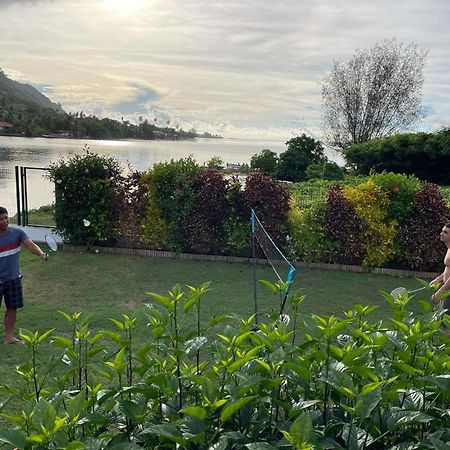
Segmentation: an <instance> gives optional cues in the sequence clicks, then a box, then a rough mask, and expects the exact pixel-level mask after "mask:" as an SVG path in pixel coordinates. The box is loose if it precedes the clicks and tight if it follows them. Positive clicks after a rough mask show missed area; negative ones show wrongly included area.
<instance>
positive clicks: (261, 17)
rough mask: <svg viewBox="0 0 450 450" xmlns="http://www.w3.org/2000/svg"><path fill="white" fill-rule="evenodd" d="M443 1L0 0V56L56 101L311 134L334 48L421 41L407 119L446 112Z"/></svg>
mask: <svg viewBox="0 0 450 450" xmlns="http://www.w3.org/2000/svg"><path fill="white" fill-rule="evenodd" d="M449 24H450V2H449V1H448V0H428V1H424V0H421V1H418V0H392V1H391V0H377V1H374V0H70V1H69V0H0V42H1V45H0V68H1V69H2V70H3V71H4V72H5V73H6V74H7V75H8V76H9V77H10V78H13V79H15V80H17V81H20V82H25V83H28V84H31V85H33V86H34V87H36V88H37V89H39V90H40V91H41V92H42V93H44V94H45V95H47V96H48V97H49V98H50V99H51V100H52V101H54V102H59V103H61V105H62V107H63V108H64V110H65V111H66V112H76V111H84V112H85V113H86V114H94V115H96V116H98V117H111V118H115V119H118V120H121V118H122V117H123V118H124V119H127V120H130V121H132V122H134V123H138V121H139V118H142V119H147V120H149V121H153V122H155V119H156V123H157V124H160V125H161V124H164V125H166V124H167V123H168V124H169V125H170V126H180V127H182V128H183V129H185V130H189V129H191V128H195V129H196V130H197V131H199V132H211V133H218V134H221V135H222V136H224V137H240V138H249V139H258V138H261V139H286V140H288V139H290V138H292V137H294V136H297V135H299V134H301V133H306V134H309V135H312V136H313V137H315V138H317V139H321V137H322V96H321V82H322V80H323V78H324V76H325V75H326V74H327V73H328V72H329V70H330V69H331V67H332V64H333V61H339V60H344V61H345V60H348V59H350V58H351V57H352V55H353V54H354V53H355V51H356V50H357V49H364V48H371V47H373V46H374V45H375V44H376V43H377V42H380V41H382V40H384V39H392V38H395V39H397V41H398V42H402V43H404V44H405V45H406V44H410V43H415V44H417V45H418V46H419V47H421V48H424V49H428V51H429V53H428V57H427V64H426V67H425V70H424V80H425V81H424V85H423V90H422V93H423V105H424V107H425V108H426V110H427V111H428V116H427V117H426V118H425V119H424V120H423V121H422V123H421V124H420V125H419V126H417V127H416V128H415V129H414V130H419V131H435V130H437V129H439V128H441V127H443V126H449V125H450V85H449V84H450V83H449V81H450V80H449V74H450V45H449V43H450V26H449Z"/></svg>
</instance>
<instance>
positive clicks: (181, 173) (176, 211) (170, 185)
mask: <svg viewBox="0 0 450 450" xmlns="http://www.w3.org/2000/svg"><path fill="white" fill-rule="evenodd" d="M199 170H200V168H199V166H198V164H197V163H196V162H195V161H194V159H193V158H192V157H191V156H190V157H188V158H184V159H180V160H177V161H175V160H173V159H172V160H171V161H170V162H164V163H157V164H155V165H154V166H153V168H152V170H151V171H150V172H149V173H148V178H149V179H150V180H151V183H152V184H153V185H154V196H155V197H154V198H155V205H156V207H157V208H158V210H159V212H160V213H161V218H162V219H163V220H164V222H165V223H166V224H167V227H168V230H167V232H168V244H169V246H170V248H171V249H174V250H180V249H181V248H182V243H181V232H180V230H181V225H182V224H183V222H184V221H185V220H186V218H187V217H188V216H189V214H191V212H192V211H193V209H194V206H195V195H194V188H193V183H194V180H195V178H196V176H197V173H198V171H199Z"/></svg>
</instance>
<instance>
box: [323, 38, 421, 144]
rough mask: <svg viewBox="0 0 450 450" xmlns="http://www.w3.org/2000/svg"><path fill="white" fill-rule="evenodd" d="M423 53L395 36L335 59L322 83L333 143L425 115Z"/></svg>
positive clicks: (393, 128) (377, 133) (362, 138)
mask: <svg viewBox="0 0 450 450" xmlns="http://www.w3.org/2000/svg"><path fill="white" fill-rule="evenodd" d="M426 56H427V51H426V50H424V49H421V48H419V47H418V46H417V45H415V44H409V45H404V44H402V43H398V42H397V41H396V40H395V39H391V40H384V41H381V42H379V43H377V44H375V46H374V47H373V48H371V49H364V50H358V51H357V52H356V53H355V55H354V56H353V57H352V58H351V59H350V60H349V61H335V62H334V63H333V67H332V68H331V72H330V73H329V74H327V75H326V76H325V77H324V79H323V81H322V102H323V109H324V125H325V134H326V136H327V139H328V141H329V143H330V144H331V145H333V146H335V147H339V148H346V147H348V146H349V145H352V144H357V143H361V142H366V141H368V140H370V139H374V138H378V137H383V136H388V135H391V134H394V133H396V132H398V131H401V130H404V129H407V128H408V127H409V126H411V125H413V124H414V123H416V122H418V121H419V120H420V119H421V118H422V117H423V116H424V113H423V109H422V107H421V90H422V85H423V68H424V66H425V62H426Z"/></svg>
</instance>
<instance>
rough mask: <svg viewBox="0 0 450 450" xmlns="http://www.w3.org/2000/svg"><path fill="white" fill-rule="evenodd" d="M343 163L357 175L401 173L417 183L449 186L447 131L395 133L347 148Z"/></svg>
mask: <svg viewBox="0 0 450 450" xmlns="http://www.w3.org/2000/svg"><path fill="white" fill-rule="evenodd" d="M344 156H345V159H346V160H347V163H348V164H349V165H351V166H353V167H354V168H356V170H357V171H358V173H360V174H365V175H367V174H369V173H370V172H371V171H376V172H382V171H388V172H395V173H404V174H407V175H415V176H417V177H418V178H420V179H421V180H426V181H431V182H434V183H440V184H450V173H449V171H448V170H447V166H448V161H449V157H450V129H444V130H440V131H438V132H436V133H407V134H397V135H394V136H389V137H385V138H380V139H374V140H371V141H368V142H365V143H362V144H355V145H351V146H350V147H348V148H346V149H345V150H344Z"/></svg>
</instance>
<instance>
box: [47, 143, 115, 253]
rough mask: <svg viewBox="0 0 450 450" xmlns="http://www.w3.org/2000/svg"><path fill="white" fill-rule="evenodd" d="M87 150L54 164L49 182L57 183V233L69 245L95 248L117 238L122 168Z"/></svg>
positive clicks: (112, 161) (110, 159)
mask: <svg viewBox="0 0 450 450" xmlns="http://www.w3.org/2000/svg"><path fill="white" fill-rule="evenodd" d="M85 150H86V151H85V154H83V155H75V156H73V157H71V158H70V159H68V160H65V159H61V160H60V161H59V162H57V163H54V164H51V165H50V167H49V178H50V179H51V180H52V181H53V182H54V183H55V198H56V203H55V218H56V229H57V231H58V232H59V233H60V234H61V235H62V236H63V238H64V240H65V242H67V243H70V244H90V245H94V244H98V243H100V242H104V241H108V240H110V239H112V238H113V236H114V230H115V226H116V224H117V217H115V216H114V214H113V212H114V210H115V203H116V202H117V201H118V196H117V191H118V189H117V186H118V184H119V182H120V174H121V168H120V165H119V162H118V161H117V160H116V159H114V158H111V157H108V156H100V155H97V154H96V153H92V152H90V151H89V148H88V147H85ZM83 224H86V225H87V224H89V225H88V226H84V225H83Z"/></svg>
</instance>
